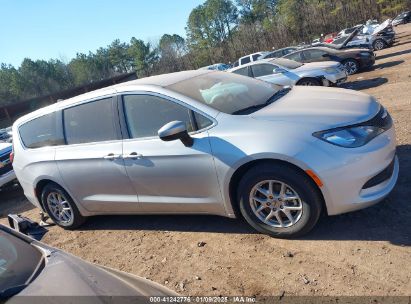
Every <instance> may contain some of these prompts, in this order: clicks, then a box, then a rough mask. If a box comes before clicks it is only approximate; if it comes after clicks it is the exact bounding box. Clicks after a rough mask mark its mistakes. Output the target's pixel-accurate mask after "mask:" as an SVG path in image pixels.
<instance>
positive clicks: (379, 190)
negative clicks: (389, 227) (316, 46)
mask: <svg viewBox="0 0 411 304" xmlns="http://www.w3.org/2000/svg"><path fill="white" fill-rule="evenodd" d="M13 138H14V140H13V145H14V152H15V154H14V162H13V166H14V170H15V171H16V175H17V177H18V179H19V181H20V184H21V186H22V188H23V190H24V194H25V195H26V196H27V198H28V199H29V201H30V202H32V203H33V204H34V205H35V206H37V207H39V208H41V209H42V210H43V211H45V212H47V213H48V214H49V215H50V218H51V219H52V220H53V221H54V222H55V223H56V224H58V225H60V226H61V227H64V228H66V229H74V228H76V227H79V226H80V225H81V224H82V223H84V221H85V219H86V217H87V216H92V215H102V214H160V213H168V214H170V213H171V214H178V213H180V214H195V213H197V214H215V215H222V216H227V217H236V216H241V215H242V216H243V217H244V218H245V219H246V220H247V221H248V223H249V224H250V225H251V226H253V227H254V228H255V229H257V230H258V231H260V232H263V233H267V234H270V235H272V236H277V237H296V236H300V235H302V234H304V233H307V232H308V231H309V230H310V229H311V228H312V227H314V225H315V223H316V222H317V221H318V219H319V217H320V214H321V213H322V210H324V211H325V212H326V213H327V214H328V215H334V214H340V213H344V212H349V211H353V210H357V209H361V208H365V207H367V206H370V205H373V204H375V203H377V202H379V201H381V200H382V199H383V198H384V197H386V196H387V195H388V194H389V193H390V191H391V190H392V189H393V188H394V185H395V183H396V181H397V178H398V172H399V171H398V170H399V163H398V158H397V157H396V145H395V138H396V137H395V130H394V127H393V122H392V119H391V117H390V115H389V113H388V112H387V111H386V110H385V109H384V108H383V107H382V106H381V105H380V104H379V103H378V102H377V101H376V100H375V99H374V98H373V97H371V96H369V95H367V94H364V93H360V92H356V91H351V90H346V89H338V88H326V87H301V86H295V87H292V88H281V87H279V86H276V85H273V84H270V83H267V82H264V81H261V80H256V79H253V78H250V77H244V76H240V75H236V74H233V73H227V72H219V71H204V70H203V71H198V70H197V71H184V72H179V73H173V74H164V75H158V76H153V77H147V78H142V79H138V80H134V81H129V82H126V83H122V84H118V85H115V86H112V87H107V88H104V89H101V90H96V91H93V92H90V93H87V94H83V95H80V96H77V97H74V98H71V99H68V100H65V101H62V102H59V103H56V104H53V105H50V106H48V107H45V108H42V109H39V110H37V111H35V112H33V113H30V114H27V115H25V116H23V117H21V118H19V119H18V120H17V121H16V122H15V123H14V125H13ZM347 229H350V227H347Z"/></svg>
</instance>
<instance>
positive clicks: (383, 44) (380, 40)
mask: <svg viewBox="0 0 411 304" xmlns="http://www.w3.org/2000/svg"><path fill="white" fill-rule="evenodd" d="M379 42H380V43H382V48H380V49H376V48H375V46H376V45H377V43H379ZM384 47H385V42H384V41H383V40H382V39H377V40H376V41H374V45H373V48H374V50H376V51H380V50H382V49H384Z"/></svg>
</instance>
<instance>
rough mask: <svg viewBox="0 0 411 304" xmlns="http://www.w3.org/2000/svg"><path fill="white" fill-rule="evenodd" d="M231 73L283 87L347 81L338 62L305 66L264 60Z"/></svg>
mask: <svg viewBox="0 0 411 304" xmlns="http://www.w3.org/2000/svg"><path fill="white" fill-rule="evenodd" d="M229 72H232V73H235V74H240V75H244V76H249V77H253V78H257V79H261V80H264V81H266V82H270V83H273V84H277V85H281V86H293V85H307V86H315V85H323V86H332V85H337V84H340V83H342V82H344V81H345V80H346V79H347V73H346V71H345V68H344V66H343V65H341V64H340V63H338V62H335V61H326V62H313V63H307V64H303V63H299V62H296V61H293V60H289V59H285V58H274V59H262V60H258V61H254V62H251V63H249V64H246V65H242V66H240V67H237V68H233V69H231V70H229Z"/></svg>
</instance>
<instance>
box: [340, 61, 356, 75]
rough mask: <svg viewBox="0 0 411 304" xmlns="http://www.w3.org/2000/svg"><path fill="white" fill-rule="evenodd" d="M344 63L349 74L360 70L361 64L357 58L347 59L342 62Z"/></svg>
mask: <svg viewBox="0 0 411 304" xmlns="http://www.w3.org/2000/svg"><path fill="white" fill-rule="evenodd" d="M342 64H343V65H344V68H345V70H346V71H347V73H348V75H353V74H355V73H358V71H359V70H360V64H359V63H358V61H357V60H355V59H346V60H344V61H343V62H342Z"/></svg>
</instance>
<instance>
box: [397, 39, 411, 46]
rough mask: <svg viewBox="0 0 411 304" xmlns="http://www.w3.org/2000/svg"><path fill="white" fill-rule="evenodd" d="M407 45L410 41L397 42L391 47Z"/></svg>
mask: <svg viewBox="0 0 411 304" xmlns="http://www.w3.org/2000/svg"><path fill="white" fill-rule="evenodd" d="M409 43H411V40H407V41H402V42H398V43H396V44H394V45H393V46H394V47H395V46H400V45H404V44H409Z"/></svg>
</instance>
